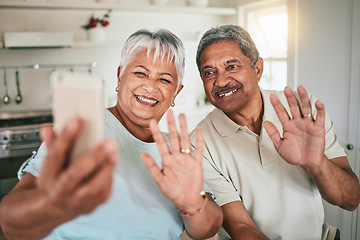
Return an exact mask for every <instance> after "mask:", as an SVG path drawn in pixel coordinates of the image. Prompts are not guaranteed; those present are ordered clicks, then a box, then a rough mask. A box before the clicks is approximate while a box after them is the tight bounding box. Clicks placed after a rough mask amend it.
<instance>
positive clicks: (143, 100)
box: [135, 95, 158, 104]
mask: <svg viewBox="0 0 360 240" xmlns="http://www.w3.org/2000/svg"><path fill="white" fill-rule="evenodd" d="M135 96H136V98H137V99H139V100H140V101H142V102H146V103H149V104H155V103H157V102H158V101H155V100H150V99H147V98H143V97H140V96H138V95H135Z"/></svg>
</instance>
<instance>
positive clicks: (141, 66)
mask: <svg viewBox="0 0 360 240" xmlns="http://www.w3.org/2000/svg"><path fill="white" fill-rule="evenodd" d="M135 67H136V68H137V67H140V68H143V69H145V70H146V71H150V70H149V69H148V68H147V67H145V66H143V65H136V66H135Z"/></svg>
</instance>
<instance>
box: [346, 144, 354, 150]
mask: <svg viewBox="0 0 360 240" xmlns="http://www.w3.org/2000/svg"><path fill="white" fill-rule="evenodd" d="M346 148H347V149H348V150H353V149H354V145H352V144H347V145H346Z"/></svg>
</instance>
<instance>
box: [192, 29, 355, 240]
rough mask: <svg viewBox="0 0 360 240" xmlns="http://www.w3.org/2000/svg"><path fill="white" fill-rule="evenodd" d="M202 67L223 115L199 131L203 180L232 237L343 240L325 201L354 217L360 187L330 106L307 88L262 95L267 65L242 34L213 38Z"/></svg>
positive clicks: (208, 37) (203, 46)
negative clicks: (328, 110) (326, 217)
mask: <svg viewBox="0 0 360 240" xmlns="http://www.w3.org/2000/svg"><path fill="white" fill-rule="evenodd" d="M196 61H197V65H198V69H199V72H200V75H201V78H202V81H203V85H204V88H205V92H206V96H207V98H208V99H209V101H210V103H212V104H213V105H214V106H215V107H216V108H215V109H214V110H213V111H212V112H211V113H209V114H208V115H207V116H206V118H205V119H204V120H202V121H201V122H200V123H199V124H198V126H197V128H202V129H203V133H204V138H205V146H204V149H205V151H204V161H203V167H204V179H205V181H206V182H207V183H208V184H209V185H210V186H211V187H212V189H213V191H214V193H215V195H216V197H217V203H218V204H219V205H220V206H221V208H222V210H223V213H224V222H223V227H224V229H225V230H226V231H227V233H228V234H229V235H230V236H231V238H232V239H269V238H270V239H322V237H328V239H337V238H338V237H339V231H336V228H335V231H330V230H334V228H331V227H330V230H329V226H328V225H327V224H326V223H325V222H324V210H323V205H322V201H321V199H322V198H324V199H325V200H326V201H328V202H329V203H331V204H334V205H338V206H340V207H342V208H344V209H347V210H354V209H356V208H357V206H358V204H359V201H360V187H359V180H358V178H357V176H356V175H355V174H354V172H353V171H352V170H351V167H350V165H349V162H348V159H347V157H346V155H345V152H344V150H343V149H342V147H341V146H340V144H339V143H338V141H337V138H336V136H335V134H334V130H333V124H332V122H331V120H330V119H329V117H328V115H327V114H326V112H325V108H324V105H323V104H322V103H321V102H320V101H319V100H316V99H315V98H314V97H313V96H312V95H309V94H308V93H307V92H306V90H305V89H304V88H303V87H299V88H298V89H297V90H298V91H297V92H295V93H294V92H293V91H292V90H291V89H290V88H285V90H284V91H269V90H263V89H261V88H260V87H259V85H258V83H259V81H260V79H261V75H262V73H263V59H262V58H260V57H259V53H258V50H257V48H256V46H255V44H254V42H253V41H252V39H251V37H250V36H249V34H248V33H247V32H246V31H245V30H244V29H242V28H240V27H238V26H234V25H224V26H220V27H216V28H213V29H210V30H209V31H207V32H206V33H205V34H204V35H203V37H202V39H201V40H200V43H199V46H198V50H197V55H196ZM194 139H195V138H194ZM330 235H332V236H330ZM335 235H337V236H335Z"/></svg>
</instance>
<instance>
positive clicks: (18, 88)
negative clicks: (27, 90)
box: [15, 69, 23, 104]
mask: <svg viewBox="0 0 360 240" xmlns="http://www.w3.org/2000/svg"><path fill="white" fill-rule="evenodd" d="M15 77H16V87H17V92H18V94H17V96H16V97H15V102H16V104H20V103H21V102H22V100H23V98H22V96H21V92H20V83H19V70H18V69H16V72H15Z"/></svg>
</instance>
